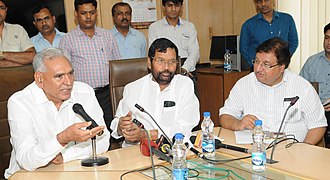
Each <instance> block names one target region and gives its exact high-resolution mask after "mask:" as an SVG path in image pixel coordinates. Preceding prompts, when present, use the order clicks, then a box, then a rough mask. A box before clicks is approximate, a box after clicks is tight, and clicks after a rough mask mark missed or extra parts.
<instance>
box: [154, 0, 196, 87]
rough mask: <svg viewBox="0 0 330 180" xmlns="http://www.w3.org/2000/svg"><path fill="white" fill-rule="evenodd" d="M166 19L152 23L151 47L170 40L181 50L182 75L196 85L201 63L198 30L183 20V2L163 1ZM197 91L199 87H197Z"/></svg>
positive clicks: (176, 0)
mask: <svg viewBox="0 0 330 180" xmlns="http://www.w3.org/2000/svg"><path fill="white" fill-rule="evenodd" d="M162 7H163V11H164V15H165V17H164V18H163V19H161V20H158V21H156V22H154V23H152V24H151V25H150V27H149V30H148V41H149V46H150V45H151V43H152V42H153V41H154V40H155V39H157V38H163V37H164V38H168V39H169V40H171V41H172V42H174V44H175V45H176V46H177V47H178V49H179V55H180V57H181V60H182V63H181V64H182V68H181V71H182V74H184V75H186V76H190V77H191V78H192V79H193V81H194V83H196V78H195V76H196V75H195V70H196V64H197V62H198V61H199V57H200V53H199V45H198V39H197V30H196V28H195V25H194V24H193V23H191V22H190V21H186V20H183V19H182V18H181V17H180V15H181V14H182V11H183V0H162ZM195 88H196V90H197V86H196V87H195Z"/></svg>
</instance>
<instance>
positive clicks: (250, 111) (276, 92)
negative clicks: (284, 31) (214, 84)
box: [220, 37, 327, 144]
mask: <svg viewBox="0 0 330 180" xmlns="http://www.w3.org/2000/svg"><path fill="white" fill-rule="evenodd" d="M256 52H257V53H256V59H255V60H254V61H253V64H254V72H252V73H250V74H249V75H247V76H245V77H243V78H242V79H240V80H239V81H237V83H236V84H235V85H234V87H233V89H232V90H231V91H230V94H229V97H228V99H227V100H226V102H225V105H224V106H223V107H222V108H220V125H221V127H224V128H226V129H231V130H234V131H240V130H244V129H253V128H254V121H255V120H257V119H261V120H262V121H263V128H264V130H265V131H270V132H277V131H278V129H279V127H280V124H281V120H282V118H283V116H284V113H285V111H286V109H287V107H288V106H289V104H290V100H291V98H292V97H295V96H298V97H299V100H298V101H297V103H296V104H295V105H293V106H292V107H291V108H290V109H289V111H288V112H287V116H286V119H285V120H284V124H283V128H282V132H285V133H286V134H287V135H288V134H293V135H294V136H295V138H296V139H297V140H298V141H300V142H305V143H309V144H317V143H319V142H320V141H321V140H322V138H323V135H324V132H325V129H326V126H327V120H326V118H325V116H324V110H323V107H322V104H321V101H320V99H319V97H318V95H317V93H316V92H315V89H314V88H313V86H312V85H311V84H310V83H309V82H308V81H306V80H305V79H304V78H302V77H300V76H299V75H296V74H295V73H293V72H290V71H289V70H287V69H286V68H287V67H288V66H289V64H290V59H291V53H290V51H289V44H288V43H287V42H285V41H283V40H281V39H280V38H278V37H275V38H271V39H269V40H267V41H265V42H263V43H262V44H260V45H259V46H258V47H257V50H256Z"/></svg>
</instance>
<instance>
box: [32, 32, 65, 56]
mask: <svg viewBox="0 0 330 180" xmlns="http://www.w3.org/2000/svg"><path fill="white" fill-rule="evenodd" d="M55 32H56V34H55V37H54V40H53V43H52V44H50V43H49V42H48V41H47V40H46V39H45V38H44V37H43V36H42V34H41V33H40V32H39V33H38V34H37V35H35V36H33V37H32V38H31V41H32V43H33V44H34V48H35V49H36V51H37V52H40V51H42V50H43V49H45V48H49V47H56V48H58V46H59V45H60V40H61V38H62V36H63V35H64V34H65V33H63V32H60V31H58V30H57V29H56V28H55Z"/></svg>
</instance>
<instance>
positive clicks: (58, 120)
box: [5, 48, 110, 179]
mask: <svg viewBox="0 0 330 180" xmlns="http://www.w3.org/2000/svg"><path fill="white" fill-rule="evenodd" d="M33 68H34V72H35V73H34V82H32V83H31V84H30V85H28V86H27V87H25V88H24V89H23V90H21V91H19V92H16V93H15V94H14V95H12V96H11V97H10V98H9V100H8V123H9V126H10V130H11V131H10V135H11V138H10V142H11V144H12V146H13V150H12V152H11V157H10V165H9V168H8V169H7V170H6V172H5V178H6V179H8V178H9V176H11V175H12V174H14V173H15V172H16V171H18V170H20V169H25V170H27V171H33V170H35V169H37V168H39V167H43V166H47V165H48V164H62V163H65V162H69V161H72V160H76V159H83V158H88V157H90V154H91V146H92V141H91V138H92V137H94V136H96V135H97V134H99V133H100V132H101V131H104V133H103V134H102V135H101V136H97V137H96V144H97V149H96V150H97V153H98V154H100V153H103V152H105V151H107V150H108V147H109V138H110V133H109V131H107V130H106V129H105V124H104V121H103V120H102V119H103V117H102V116H103V113H102V109H101V107H100V105H99V104H98V102H97V100H96V98H95V95H94V90H93V88H91V87H90V86H89V85H87V84H85V83H82V82H77V81H74V75H73V72H74V70H73V67H72V65H71V62H70V59H69V58H68V57H67V56H66V55H64V53H63V52H62V51H61V50H60V49H57V48H47V49H44V50H43V51H41V52H40V53H38V54H37V55H36V56H35V58H34V60H33ZM75 103H79V104H81V105H82V106H83V107H84V109H85V111H86V112H87V113H88V114H89V115H90V116H91V117H92V118H93V119H94V120H95V121H96V123H97V124H98V125H99V126H98V127H95V128H93V129H91V130H86V127H88V126H90V125H91V122H85V121H84V120H83V119H82V118H81V117H80V116H78V115H77V114H75V113H74V112H73V110H72V107H73V105H74V104H75Z"/></svg>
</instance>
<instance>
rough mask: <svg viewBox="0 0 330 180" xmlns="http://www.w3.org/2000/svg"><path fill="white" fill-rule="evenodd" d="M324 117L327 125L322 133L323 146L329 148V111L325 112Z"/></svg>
mask: <svg viewBox="0 0 330 180" xmlns="http://www.w3.org/2000/svg"><path fill="white" fill-rule="evenodd" d="M325 117H326V118H327V121H328V127H327V130H326V131H325V134H324V141H325V147H327V148H330V112H327V111H326V112H325Z"/></svg>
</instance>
